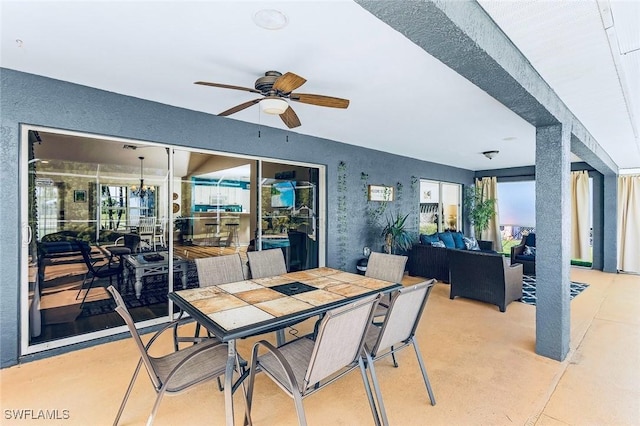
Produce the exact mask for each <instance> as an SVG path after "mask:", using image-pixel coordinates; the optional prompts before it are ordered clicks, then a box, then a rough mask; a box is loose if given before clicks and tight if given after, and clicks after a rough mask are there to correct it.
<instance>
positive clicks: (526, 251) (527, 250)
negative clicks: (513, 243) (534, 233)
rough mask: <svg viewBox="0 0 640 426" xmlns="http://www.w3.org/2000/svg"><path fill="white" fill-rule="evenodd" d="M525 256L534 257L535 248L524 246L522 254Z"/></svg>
mask: <svg viewBox="0 0 640 426" xmlns="http://www.w3.org/2000/svg"><path fill="white" fill-rule="evenodd" d="M522 254H523V255H525V256H533V257H535V256H536V248H535V247H531V246H527V245H525V246H524V252H523V253H522Z"/></svg>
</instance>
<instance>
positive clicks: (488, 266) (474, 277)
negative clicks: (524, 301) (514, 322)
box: [449, 250, 522, 312]
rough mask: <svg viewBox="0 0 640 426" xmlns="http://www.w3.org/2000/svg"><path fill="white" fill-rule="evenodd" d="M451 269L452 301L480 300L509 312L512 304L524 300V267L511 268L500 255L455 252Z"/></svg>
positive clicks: (451, 254) (450, 257)
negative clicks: (461, 298) (457, 299)
mask: <svg viewBox="0 0 640 426" xmlns="http://www.w3.org/2000/svg"><path fill="white" fill-rule="evenodd" d="M449 268H450V270H451V283H450V284H451V287H450V293H449V298H451V299H453V298H455V297H456V296H459V297H465V298H468V299H474V300H479V301H481V302H486V303H491V304H492V305H497V306H498V307H499V308H500V312H505V311H506V309H507V305H508V304H509V303H511V302H513V301H514V300H518V299H521V298H522V265H520V264H516V265H509V261H508V260H507V258H505V257H502V255H500V254H498V253H486V252H479V251H468V250H467V251H465V250H452V251H451V252H450V253H449Z"/></svg>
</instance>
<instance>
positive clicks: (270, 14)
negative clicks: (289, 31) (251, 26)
mask: <svg viewBox="0 0 640 426" xmlns="http://www.w3.org/2000/svg"><path fill="white" fill-rule="evenodd" d="M253 22H255V24H256V25H257V26H259V27H260V28H264V29H265V30H281V29H282V28H284V27H286V26H287V24H288V23H289V19H288V18H287V15H285V14H284V13H282V12H280V11H279V10H275V9H261V10H259V11H257V12H256V13H254V14H253Z"/></svg>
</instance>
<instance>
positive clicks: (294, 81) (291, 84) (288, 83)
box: [273, 72, 307, 93]
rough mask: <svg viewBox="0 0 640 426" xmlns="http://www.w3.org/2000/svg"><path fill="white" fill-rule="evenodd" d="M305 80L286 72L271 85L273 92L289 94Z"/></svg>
mask: <svg viewBox="0 0 640 426" xmlns="http://www.w3.org/2000/svg"><path fill="white" fill-rule="evenodd" d="M306 81H307V80H305V79H304V78H302V77H300V76H299V75H296V74H294V73H292V72H288V73H285V74H282V75H281V76H280V77H278V79H277V80H276V81H275V83H273V90H279V91H280V92H283V93H289V92H291V91H292V90H296V89H297V88H298V87H300V86H302V85H303V84H304V83H305V82H306Z"/></svg>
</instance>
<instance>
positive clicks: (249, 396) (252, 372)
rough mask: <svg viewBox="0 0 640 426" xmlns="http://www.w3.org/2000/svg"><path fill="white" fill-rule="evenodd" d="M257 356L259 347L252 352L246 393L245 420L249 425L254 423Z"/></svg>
mask: <svg viewBox="0 0 640 426" xmlns="http://www.w3.org/2000/svg"><path fill="white" fill-rule="evenodd" d="M257 357H258V348H257V347H254V348H253V353H252V354H251V367H250V368H249V384H248V385H247V390H246V395H245V403H246V407H247V412H246V414H245V419H244V422H245V424H249V425H251V424H253V423H252V422H251V400H252V399H253V386H254V382H255V378H256V368H257ZM243 385H244V383H243Z"/></svg>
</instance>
